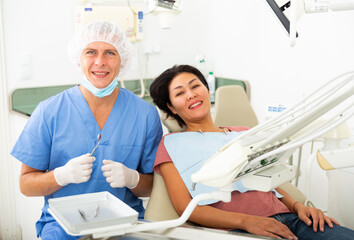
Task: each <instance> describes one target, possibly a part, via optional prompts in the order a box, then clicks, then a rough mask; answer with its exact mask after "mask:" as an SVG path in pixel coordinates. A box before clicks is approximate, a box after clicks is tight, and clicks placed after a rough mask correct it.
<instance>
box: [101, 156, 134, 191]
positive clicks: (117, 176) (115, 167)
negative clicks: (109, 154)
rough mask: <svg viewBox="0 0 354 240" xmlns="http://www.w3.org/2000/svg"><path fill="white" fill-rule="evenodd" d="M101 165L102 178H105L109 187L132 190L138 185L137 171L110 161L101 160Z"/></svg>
mask: <svg viewBox="0 0 354 240" xmlns="http://www.w3.org/2000/svg"><path fill="white" fill-rule="evenodd" d="M103 164H104V165H103V167H102V172H103V176H105V177H106V181H107V182H108V183H109V184H110V185H111V187H114V188H121V187H127V188H129V189H132V188H135V187H136V186H137V185H138V183H139V179H140V176H139V173H138V171H136V170H133V169H130V168H127V167H126V166H124V165H123V164H121V163H119V162H114V161H111V160H103Z"/></svg>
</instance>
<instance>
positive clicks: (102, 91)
mask: <svg viewBox="0 0 354 240" xmlns="http://www.w3.org/2000/svg"><path fill="white" fill-rule="evenodd" d="M80 84H81V85H82V86H84V87H85V88H86V89H87V90H89V91H90V92H91V93H92V94H93V95H95V96H96V97H99V98H103V97H106V96H109V95H111V94H112V92H113V90H114V89H115V88H116V87H117V85H118V81H117V77H115V78H114V79H113V81H112V82H111V83H110V84H109V85H108V86H107V87H105V88H96V87H95V86H93V85H92V83H91V82H90V81H89V80H88V79H87V78H86V76H85V75H83V76H82V80H81V83H80Z"/></svg>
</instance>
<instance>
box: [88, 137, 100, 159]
mask: <svg viewBox="0 0 354 240" xmlns="http://www.w3.org/2000/svg"><path fill="white" fill-rule="evenodd" d="M97 140H98V143H97V144H96V146H95V148H94V149H93V150H92V152H91V153H90V156H92V155H93V153H94V152H95V151H96V148H97V147H98V145H99V144H100V142H101V133H99V134H98V135H97Z"/></svg>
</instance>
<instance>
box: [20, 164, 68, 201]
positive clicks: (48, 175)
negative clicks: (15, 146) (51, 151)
mask: <svg viewBox="0 0 354 240" xmlns="http://www.w3.org/2000/svg"><path fill="white" fill-rule="evenodd" d="M60 188H62V187H61V186H60V185H59V184H58V183H57V182H56V181H55V178H54V171H50V172H46V171H41V170H37V169H34V168H31V167H29V166H27V165H26V164H22V167H21V173H20V191H21V193H23V194H24V195H26V196H28V197H34V196H47V195H49V194H52V193H54V192H56V191H57V190H59V189H60Z"/></svg>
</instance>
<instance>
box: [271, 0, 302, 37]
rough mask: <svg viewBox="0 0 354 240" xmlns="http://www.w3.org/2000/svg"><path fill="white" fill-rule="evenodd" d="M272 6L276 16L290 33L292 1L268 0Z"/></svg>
mask: <svg viewBox="0 0 354 240" xmlns="http://www.w3.org/2000/svg"><path fill="white" fill-rule="evenodd" d="M266 1H267V3H268V5H269V6H270V8H271V9H272V10H273V12H274V14H275V16H276V17H277V18H278V19H279V21H280V23H281V24H282V25H283V27H284V29H285V31H286V32H287V33H288V35H290V21H289V16H290V6H291V2H290V1H289V0H266ZM296 37H298V33H296Z"/></svg>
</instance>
